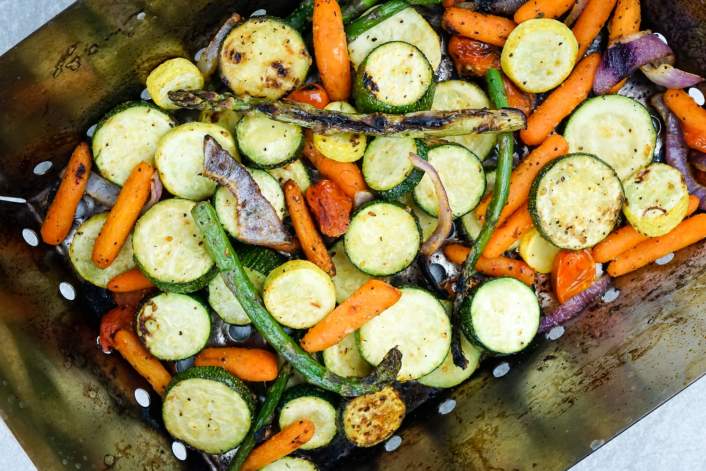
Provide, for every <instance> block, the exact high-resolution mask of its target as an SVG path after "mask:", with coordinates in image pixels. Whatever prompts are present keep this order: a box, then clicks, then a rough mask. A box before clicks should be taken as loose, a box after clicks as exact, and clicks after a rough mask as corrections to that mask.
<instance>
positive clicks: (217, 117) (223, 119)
mask: <svg viewBox="0 0 706 471" xmlns="http://www.w3.org/2000/svg"><path fill="white" fill-rule="evenodd" d="M242 117H243V115H242V114H241V113H238V112H237V111H233V110H223V111H213V110H203V111H201V113H200V114H199V121H200V122H202V123H210V124H217V125H219V126H220V127H222V128H226V129H227V130H228V132H229V133H230V134H231V135H233V136H234V135H235V127H236V126H237V125H238V123H239V122H240V119H241V118H242Z"/></svg>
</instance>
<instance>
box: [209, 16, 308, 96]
mask: <svg viewBox="0 0 706 471" xmlns="http://www.w3.org/2000/svg"><path fill="white" fill-rule="evenodd" d="M218 62H219V66H220V71H221V77H222V78H223V80H224V81H225V82H226V84H227V85H228V86H229V87H230V89H231V90H233V92H234V93H235V94H236V95H239V96H241V95H248V96H252V97H261V98H268V99H270V100H277V99H279V98H281V97H283V96H284V95H285V94H287V93H288V92H289V91H291V90H294V89H295V88H297V87H298V86H299V85H301V84H302V83H304V79H305V78H306V74H307V72H308V71H309V66H310V65H311V56H310V55H309V52H308V51H307V49H306V45H305V44H304V40H303V39H302V37H301V35H300V34H299V33H298V32H297V31H296V30H295V29H294V28H292V27H291V26H289V25H288V24H286V23H284V22H283V21H281V20H278V19H275V18H270V17H256V18H250V19H249V20H247V21H245V22H243V23H241V24H239V25H238V26H236V27H235V28H233V30H232V31H231V32H230V34H228V36H227V37H226V39H225V40H224V41H223V45H222V46H221V51H220V55H219V61H218Z"/></svg>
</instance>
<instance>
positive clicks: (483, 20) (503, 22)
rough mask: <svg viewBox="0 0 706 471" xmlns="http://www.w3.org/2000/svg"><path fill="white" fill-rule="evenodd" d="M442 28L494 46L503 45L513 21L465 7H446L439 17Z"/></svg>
mask: <svg viewBox="0 0 706 471" xmlns="http://www.w3.org/2000/svg"><path fill="white" fill-rule="evenodd" d="M441 24H442V25H443V26H444V29H446V30H447V31H449V32H450V33H451V34H460V35H461V36H465V37H467V38H471V39H477V40H478V41H483V42H484V43H488V44H492V45H494V46H504V45H505V41H507V37H508V36H509V35H510V33H511V32H512V30H513V29H515V26H516V25H515V23H514V22H513V21H512V20H508V19H507V18H503V17H502V16H495V15H487V14H484V13H478V12H475V11H472V10H467V9H465V8H458V7H451V8H447V9H446V11H445V12H444V16H443V17H442V19H441Z"/></svg>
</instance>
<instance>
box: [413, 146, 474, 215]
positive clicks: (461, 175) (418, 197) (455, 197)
mask: <svg viewBox="0 0 706 471" xmlns="http://www.w3.org/2000/svg"><path fill="white" fill-rule="evenodd" d="M428 160H429V163H430V164H431V165H432V167H434V168H435V169H436V171H437V173H438V174H439V178H441V183H443V184H444V189H445V190H446V195H447V196H448V198H449V206H451V212H452V213H453V217H454V218H458V217H461V216H463V215H464V214H466V213H468V212H470V211H471V210H473V208H475V207H476V206H478V203H480V200H481V198H482V197H483V195H484V194H485V172H484V170H483V164H482V163H481V162H480V160H478V157H476V156H475V155H473V153H472V152H471V151H469V150H468V149H466V148H465V147H463V146H460V145H458V144H444V145H440V146H437V147H434V148H432V149H431V150H430V151H429V154H428ZM414 201H415V202H416V203H417V204H418V205H419V207H420V208H422V209H423V210H424V211H426V212H427V213H429V214H430V215H431V216H434V217H437V216H438V215H439V199H438V198H437V196H436V191H435V190H434V183H433V182H432V181H431V177H429V176H428V175H425V176H424V177H423V178H422V179H421V181H420V182H419V184H418V185H417V186H416V187H415V188H414Z"/></svg>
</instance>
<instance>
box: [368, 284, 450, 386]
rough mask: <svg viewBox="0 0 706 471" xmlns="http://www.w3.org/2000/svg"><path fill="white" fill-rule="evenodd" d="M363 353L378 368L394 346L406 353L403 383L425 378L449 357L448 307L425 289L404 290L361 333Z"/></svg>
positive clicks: (403, 359) (399, 376) (403, 365)
mask: <svg viewBox="0 0 706 471" xmlns="http://www.w3.org/2000/svg"><path fill="white" fill-rule="evenodd" d="M358 339H359V341H360V352H361V354H362V355H363V358H365V360H366V361H368V362H369V363H370V364H371V365H378V364H379V363H380V361H382V358H383V357H384V356H385V354H386V353H387V352H388V351H389V350H390V349H391V348H393V347H397V348H399V349H400V351H401V352H402V367H401V368H400V371H399V373H398V375H397V379H398V380H399V381H409V380H412V379H417V378H421V377H422V376H424V375H426V374H429V373H431V372H432V371H434V369H435V368H436V367H438V366H439V365H440V364H441V363H442V362H443V361H444V358H446V354H447V353H448V352H449V348H450V347H451V323H450V321H449V316H448V315H447V314H446V310H445V309H444V306H442V305H441V303H440V302H439V300H438V299H436V298H435V297H434V296H433V295H432V294H431V293H429V292H428V291H426V290H423V289H421V288H402V297H401V298H400V299H399V301H397V302H396V303H395V304H393V305H392V306H390V307H389V308H387V309H385V310H384V311H383V312H381V313H380V314H378V315H377V316H375V317H374V318H373V319H371V320H370V321H368V322H367V323H365V325H363V327H361V328H360V330H359V331H358Z"/></svg>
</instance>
